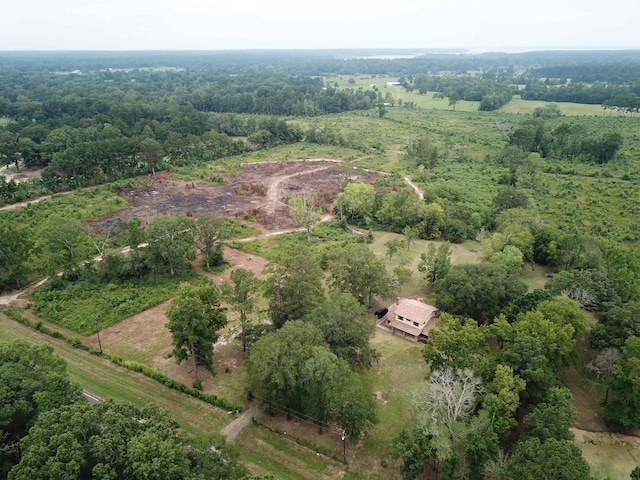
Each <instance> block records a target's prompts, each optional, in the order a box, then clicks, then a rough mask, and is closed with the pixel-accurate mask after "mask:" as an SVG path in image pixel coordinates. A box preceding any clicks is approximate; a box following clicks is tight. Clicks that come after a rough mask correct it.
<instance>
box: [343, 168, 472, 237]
mask: <svg viewBox="0 0 640 480" xmlns="http://www.w3.org/2000/svg"><path fill="white" fill-rule="evenodd" d="M418 161H422V160H418ZM388 180H389V181H392V182H393V181H394V180H393V179H388ZM398 180H399V181H398V182H396V184H397V185H399V186H400V188H402V190H400V188H398V187H395V188H394V189H392V190H389V189H386V188H380V189H378V190H377V191H376V190H375V188H374V187H373V186H371V185H365V184H362V183H356V182H352V183H348V184H347V185H346V186H345V188H344V190H343V192H342V193H341V194H340V195H339V196H338V199H337V202H336V212H337V213H338V214H339V215H341V216H342V217H343V218H345V219H347V220H348V221H349V222H350V223H355V224H356V225H362V226H365V227H372V226H377V227H378V228H381V229H384V230H390V231H392V232H397V233H402V232H403V231H404V230H405V229H406V228H409V229H411V230H412V231H414V232H415V236H417V237H419V238H424V239H435V238H441V237H443V238H445V239H446V240H449V241H451V242H456V243H459V242H462V241H463V240H465V239H467V238H475V236H476V234H477V232H478V230H479V229H480V227H481V225H482V224H483V221H482V216H481V215H480V214H479V213H477V212H473V211H470V210H469V209H467V208H464V207H463V206H461V205H460V204H455V203H453V202H447V201H446V199H442V198H434V199H433V200H432V201H430V202H428V203H427V202H426V201H424V202H423V201H421V200H420V199H419V198H418V196H417V195H415V194H414V193H413V192H411V191H409V190H406V189H404V187H403V186H402V185H403V183H402V179H401V178H399V179H398Z"/></svg>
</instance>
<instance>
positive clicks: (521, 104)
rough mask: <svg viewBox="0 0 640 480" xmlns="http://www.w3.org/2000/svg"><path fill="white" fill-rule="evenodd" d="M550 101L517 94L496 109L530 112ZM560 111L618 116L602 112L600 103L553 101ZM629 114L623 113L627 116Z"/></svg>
mask: <svg viewBox="0 0 640 480" xmlns="http://www.w3.org/2000/svg"><path fill="white" fill-rule="evenodd" d="M549 103H551V102H545V101H543V100H523V99H521V98H520V96H519V95H515V96H514V97H513V98H512V99H511V101H510V102H509V103H507V104H506V105H503V106H502V107H500V108H499V109H498V111H499V112H504V113H524V114H531V113H533V112H534V110H535V109H536V108H541V107H544V106H545V105H548V104H549ZM554 103H555V104H556V105H557V106H558V108H559V109H560V112H562V114H563V115H567V116H573V115H599V116H603V115H604V116H610V115H613V116H618V113H617V112H615V113H611V111H607V112H606V113H605V112H604V110H603V108H602V106H601V105H586V104H583V103H570V102H554ZM627 115H630V114H624V115H622V116H627Z"/></svg>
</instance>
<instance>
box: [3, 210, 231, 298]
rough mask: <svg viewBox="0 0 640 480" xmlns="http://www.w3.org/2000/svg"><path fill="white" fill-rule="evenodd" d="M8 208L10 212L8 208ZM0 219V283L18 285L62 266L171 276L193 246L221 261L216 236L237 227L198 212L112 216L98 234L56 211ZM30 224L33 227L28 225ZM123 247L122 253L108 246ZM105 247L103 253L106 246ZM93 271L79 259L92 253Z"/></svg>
mask: <svg viewBox="0 0 640 480" xmlns="http://www.w3.org/2000/svg"><path fill="white" fill-rule="evenodd" d="M8 213H11V212H8ZM22 213H23V215H17V216H16V215H10V214H8V215H6V216H3V217H2V218H0V233H2V235H0V266H2V269H0V288H1V289H6V288H12V289H19V288H20V287H21V286H22V285H24V284H25V282H26V281H28V280H29V279H31V278H33V276H34V275H35V276H40V277H41V276H43V275H53V274H55V273H56V272H58V271H60V270H64V278H65V279H83V277H84V276H85V275H87V274H91V275H90V276H91V278H92V279H93V280H100V279H101V280H103V281H106V282H112V281H116V282H121V281H130V280H134V281H135V280H139V279H141V278H143V277H144V276H145V275H147V274H154V275H165V274H168V275H170V276H174V275H176V274H178V273H179V272H181V271H182V272H183V271H185V270H189V269H190V268H191V263H190V262H191V261H192V260H193V259H194V258H195V256H196V251H198V250H199V251H200V252H201V253H202V256H203V259H204V263H205V265H206V267H207V268H212V267H216V266H219V265H222V264H223V263H224V258H223V255H222V244H221V241H222V240H223V239H225V238H228V237H229V236H230V235H232V234H233V232H234V231H235V228H236V226H237V224H236V223H234V222H233V221H231V220H228V219H220V218H214V217H211V216H208V215H203V216H201V217H199V218H198V219H197V220H194V219H193V218H190V217H187V216H184V215H179V216H161V217H156V218H154V219H152V220H151V221H150V222H149V223H148V225H142V223H141V221H140V220H139V219H138V218H135V217H134V218H132V219H130V220H129V221H128V222H124V221H122V220H120V219H119V218H118V219H116V220H114V221H113V222H112V223H111V224H110V225H109V226H108V227H107V228H106V229H105V231H104V232H103V233H102V234H96V233H95V232H94V231H93V230H92V229H91V227H88V226H84V225H82V223H81V222H79V221H78V220H75V219H71V218H69V217H67V216H62V215H60V214H50V215H49V216H48V218H46V219H40V218H36V217H34V215H33V212H31V213H27V214H26V215H24V213H25V212H22ZM32 223H33V224H35V225H34V226H33V227H32V226H31V224H32ZM125 246H126V247H128V248H126V251H125V252H124V253H123V252H117V251H115V252H113V249H114V248H115V249H117V248H122V247H125ZM108 249H109V250H111V251H110V252H107V250H108ZM96 256H97V259H98V260H99V262H98V263H97V270H95V271H92V268H93V267H92V266H91V265H90V264H81V262H83V261H84V260H86V259H88V258H91V257H96Z"/></svg>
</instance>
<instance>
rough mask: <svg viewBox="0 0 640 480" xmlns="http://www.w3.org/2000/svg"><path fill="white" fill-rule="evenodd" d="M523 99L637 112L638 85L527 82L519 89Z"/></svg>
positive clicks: (639, 93) (638, 106)
mask: <svg viewBox="0 0 640 480" xmlns="http://www.w3.org/2000/svg"><path fill="white" fill-rule="evenodd" d="M520 96H521V97H522V98H523V99H524V100H544V101H546V102H573V103H586V104H592V105H608V106H612V107H614V108H615V107H620V108H621V109H622V111H627V112H629V113H638V109H640V85H634V86H632V87H629V86H627V85H625V84H622V85H615V84H610V83H607V82H594V83H582V82H579V81H575V80H574V81H571V82H569V83H564V84H561V85H548V84H546V83H544V82H542V81H537V82H531V83H528V84H527V85H526V86H525V88H524V89H522V90H520Z"/></svg>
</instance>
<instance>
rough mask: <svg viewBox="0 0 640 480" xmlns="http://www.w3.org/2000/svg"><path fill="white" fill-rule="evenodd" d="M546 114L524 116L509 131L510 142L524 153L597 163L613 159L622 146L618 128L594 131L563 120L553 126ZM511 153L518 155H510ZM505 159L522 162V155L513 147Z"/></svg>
mask: <svg viewBox="0 0 640 480" xmlns="http://www.w3.org/2000/svg"><path fill="white" fill-rule="evenodd" d="M544 115H545V112H541V113H540V116H538V117H536V118H533V119H531V120H525V121H524V122H522V123H521V124H519V125H518V126H517V127H515V128H514V129H513V131H512V132H511V134H510V135H509V144H510V145H512V146H515V147H518V148H519V149H521V150H522V151H523V152H524V153H525V154H528V153H538V154H539V155H540V156H542V157H544V158H554V159H569V160H578V161H587V162H592V163H598V164H603V163H608V162H611V161H613V160H614V159H615V158H616V154H617V153H618V151H619V150H620V148H622V145H623V137H622V135H621V134H620V133H619V132H591V131H588V130H587V129H586V128H585V127H584V125H580V124H574V125H572V124H570V123H564V122H563V123H561V124H560V125H558V126H557V127H556V128H551V127H550V126H549V125H548V123H547V122H546V121H545V119H544V118H543V116H544ZM509 155H513V156H515V157H516V158H509ZM503 157H504V155H503ZM521 157H523V156H522V155H521ZM504 160H507V161H509V162H514V161H515V162H517V161H520V162H522V161H523V158H520V159H518V158H517V152H516V151H510V152H507V158H503V161H504Z"/></svg>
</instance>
